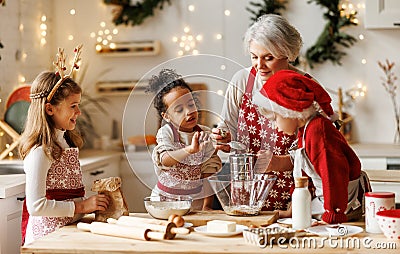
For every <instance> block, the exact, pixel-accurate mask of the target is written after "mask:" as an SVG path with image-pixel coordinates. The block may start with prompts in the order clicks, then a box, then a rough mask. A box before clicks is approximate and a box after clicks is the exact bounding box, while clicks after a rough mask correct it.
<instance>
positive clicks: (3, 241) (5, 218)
mask: <svg viewBox="0 0 400 254" xmlns="http://www.w3.org/2000/svg"><path fill="white" fill-rule="evenodd" d="M24 197H25V193H24V192H22V193H20V194H17V195H14V196H11V197H8V198H2V199H0V228H1V233H0V254H17V253H20V247H21V215H22V203H23V199H24Z"/></svg>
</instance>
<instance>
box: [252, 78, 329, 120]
mask: <svg viewBox="0 0 400 254" xmlns="http://www.w3.org/2000/svg"><path fill="white" fill-rule="evenodd" d="M331 101H332V100H331V97H330V96H329V94H328V93H327V92H326V91H325V89H324V88H322V86H321V85H320V84H318V83H317V82H315V81H314V80H312V79H311V78H309V77H306V76H304V75H301V74H299V73H297V72H295V71H291V70H281V71H278V72H276V73H275V74H274V75H272V76H271V77H270V78H269V79H268V80H267V81H266V82H265V84H264V86H263V88H262V89H261V90H260V91H259V92H256V94H255V95H254V97H253V103H254V104H256V105H258V106H259V107H262V108H264V109H266V110H268V111H272V112H276V113H278V114H280V115H281V116H283V117H285V118H299V119H307V118H308V117H310V116H311V115H312V114H314V113H315V112H316V111H317V109H318V105H319V107H320V108H321V109H322V110H323V111H324V112H325V114H326V115H327V116H328V117H329V116H331V115H333V113H334V112H333V109H332V107H331V104H330V103H331ZM317 104H318V105H317Z"/></svg>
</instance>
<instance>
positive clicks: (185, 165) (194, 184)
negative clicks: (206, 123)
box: [156, 124, 205, 199]
mask: <svg viewBox="0 0 400 254" xmlns="http://www.w3.org/2000/svg"><path fill="white" fill-rule="evenodd" d="M169 126H170V127H171V129H172V132H173V134H174V146H175V148H176V149H181V148H184V147H185V146H186V145H185V144H184V143H182V142H181V141H180V139H179V133H178V131H177V129H176V128H175V127H174V126H173V125H171V124H169ZM194 131H202V129H201V128H200V127H199V126H198V125H196V126H195V128H194ZM204 155H205V154H204V151H200V152H198V153H195V154H191V155H189V156H188V157H187V158H186V159H184V160H183V161H181V162H178V163H177V164H175V165H174V166H173V167H170V168H169V169H168V170H161V173H160V174H159V175H158V182H157V186H156V187H157V188H158V191H159V192H160V193H159V194H160V195H162V196H166V197H169V196H170V197H173V196H179V195H190V196H191V197H192V198H193V199H195V198H196V194H199V193H200V192H201V190H202V188H203V185H202V181H201V164H202V163H203V160H204Z"/></svg>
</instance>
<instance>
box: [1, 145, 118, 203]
mask: <svg viewBox="0 0 400 254" xmlns="http://www.w3.org/2000/svg"><path fill="white" fill-rule="evenodd" d="M122 154H123V152H122V151H104V150H82V151H80V159H79V160H80V162H81V167H82V171H84V170H85V169H86V168H87V167H89V166H91V165H93V164H96V163H101V162H104V161H107V160H109V159H110V158H113V157H115V156H118V157H120V156H122ZM8 164H12V165H21V167H22V165H23V162H22V160H1V161H0V165H2V166H3V167H4V165H8ZM24 191H25V174H9V175H0V198H8V197H11V196H13V195H16V194H19V193H22V192H24Z"/></svg>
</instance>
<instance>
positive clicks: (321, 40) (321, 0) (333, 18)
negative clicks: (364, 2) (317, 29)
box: [306, 0, 357, 68]
mask: <svg viewBox="0 0 400 254" xmlns="http://www.w3.org/2000/svg"><path fill="white" fill-rule="evenodd" d="M311 2H315V3H316V4H318V5H321V6H323V7H326V8H327V11H326V12H325V13H324V18H325V19H327V20H328V23H327V24H326V25H325V28H324V30H323V31H322V33H321V34H320V36H319V37H318V39H317V41H316V42H315V44H314V45H313V46H311V47H310V48H309V49H308V50H307V52H306V59H307V62H308V64H309V65H310V67H311V68H313V67H314V64H316V63H323V62H325V61H327V60H330V61H331V62H333V63H334V64H338V65H342V63H341V59H342V57H343V56H344V55H346V53H345V52H343V51H341V50H340V49H339V48H338V47H337V46H338V45H341V46H344V47H346V48H349V47H350V46H351V45H353V44H354V43H355V42H356V41H357V39H356V38H354V37H353V36H351V35H349V34H346V33H344V32H341V31H340V29H342V28H343V27H346V26H351V25H354V26H356V25H357V23H355V22H354V19H355V17H356V14H357V13H354V14H350V15H349V16H348V17H346V16H341V15H340V11H341V10H342V9H341V8H340V7H339V0H309V1H308V3H311Z"/></svg>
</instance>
